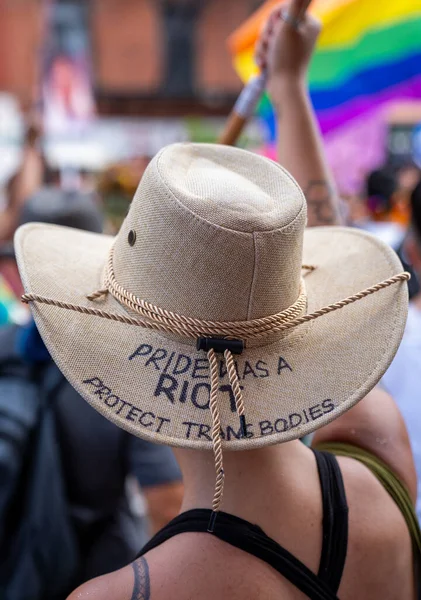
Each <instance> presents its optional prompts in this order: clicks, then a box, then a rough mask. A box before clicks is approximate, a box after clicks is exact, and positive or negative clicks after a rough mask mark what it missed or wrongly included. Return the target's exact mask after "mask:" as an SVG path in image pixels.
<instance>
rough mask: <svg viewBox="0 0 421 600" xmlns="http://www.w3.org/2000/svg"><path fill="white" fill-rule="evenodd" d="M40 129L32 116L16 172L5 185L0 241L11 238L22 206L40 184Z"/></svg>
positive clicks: (41, 161) (41, 158) (42, 166)
mask: <svg viewBox="0 0 421 600" xmlns="http://www.w3.org/2000/svg"><path fill="white" fill-rule="evenodd" d="M40 134H41V129H40V126H39V125H38V123H37V122H36V121H35V118H34V117H33V118H32V119H31V121H30V122H29V124H28V127H27V132H26V136H25V140H24V144H23V150H22V162H21V166H20V168H19V170H18V172H17V173H16V174H15V175H14V177H13V178H12V179H11V181H10V182H9V185H8V186H7V195H8V198H7V202H8V203H7V207H6V208H5V209H4V211H3V212H2V213H1V214H0V241H1V242H3V241H6V240H11V239H12V238H13V234H14V232H15V229H16V227H17V226H18V224H19V217H20V213H21V210H22V206H23V205H24V204H25V202H26V200H27V199H28V198H29V197H30V196H31V195H32V194H34V193H35V192H36V191H37V190H38V189H39V188H40V187H41V185H42V181H43V172H44V163H43V156H42V152H41V150H40V148H39V138H40Z"/></svg>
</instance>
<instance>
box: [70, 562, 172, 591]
mask: <svg viewBox="0 0 421 600" xmlns="http://www.w3.org/2000/svg"><path fill="white" fill-rule="evenodd" d="M164 597H165V596H164ZM154 598H157V600H159V598H162V596H159V594H155V595H154ZM67 600H151V584H150V578H149V566H148V563H147V561H146V559H145V558H144V557H143V556H142V557H141V558H138V559H137V560H136V561H135V562H133V563H132V564H131V565H129V566H128V567H124V568H123V569H120V570H119V571H115V572H114V573H109V574H108V575H102V576H101V577H97V578H96V579H92V580H91V581H88V582H87V583H84V584H83V585H81V586H80V587H79V588H78V589H77V590H75V591H74V592H73V593H72V594H71V595H70V596H69V597H68V598H67Z"/></svg>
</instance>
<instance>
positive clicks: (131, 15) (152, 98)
mask: <svg viewBox="0 0 421 600" xmlns="http://www.w3.org/2000/svg"><path fill="white" fill-rule="evenodd" d="M45 1H46V0H0V90H3V91H10V92H12V93H14V94H16V95H17V96H18V98H19V100H20V102H21V103H22V104H23V106H28V104H30V102H31V100H32V99H33V98H34V96H36V90H37V82H38V81H39V79H40V77H39V65H40V62H41V61H40V57H41V56H42V39H43V20H44V19H43V14H44V15H45V6H46V4H45ZM57 3H61V4H71V5H73V6H75V5H76V6H79V7H80V9H81V10H82V11H83V19H82V20H83V22H84V26H83V27H84V29H85V31H84V32H82V33H84V35H86V36H87V39H88V42H89V47H90V49H91V62H92V73H93V77H92V79H93V86H94V90H95V96H96V99H97V105H98V108H99V112H100V113H113V114H133V115H134V114H182V113H185V112H186V111H189V112H191V113H197V114H212V113H214V114H217V113H224V112H226V111H227V110H228V108H229V106H230V105H231V104H232V100H233V98H234V97H235V96H236V94H237V93H238V91H239V89H240V87H241V84H240V82H239V80H238V78H237V76H236V75H235V73H234V71H233V68H232V66H231V60H230V57H229V55H228V52H227V50H226V38H227V37H228V35H229V34H230V33H231V32H232V30H233V29H235V27H236V26H238V25H239V24H240V23H241V22H242V21H243V20H244V19H246V18H247V16H248V15H250V14H251V12H252V11H253V10H254V9H255V8H256V7H257V6H258V5H259V4H261V2H259V1H258V0H57Z"/></svg>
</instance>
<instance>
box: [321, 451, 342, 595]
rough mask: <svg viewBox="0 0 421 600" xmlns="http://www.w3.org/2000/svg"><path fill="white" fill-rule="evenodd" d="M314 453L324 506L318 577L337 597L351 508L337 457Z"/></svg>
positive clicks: (326, 453) (325, 453)
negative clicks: (349, 509) (349, 508)
mask: <svg viewBox="0 0 421 600" xmlns="http://www.w3.org/2000/svg"><path fill="white" fill-rule="evenodd" d="M313 452H314V455H315V457H316V462H317V468H318V472H319V479H320V488H321V492H322V503H323V543H322V553H321V556H320V566H319V573H318V574H319V578H320V579H321V580H322V581H324V582H325V583H327V584H328V586H329V587H330V589H331V590H333V591H334V592H335V593H337V591H338V589H339V585H340V583H341V579H342V574H343V571H344V567H345V560H346V553H347V549H348V504H347V501H346V494H345V488H344V483H343V479H342V473H341V470H340V468H339V465H338V461H337V459H336V457H335V456H334V455H333V454H329V453H328V452H319V451H317V450H313Z"/></svg>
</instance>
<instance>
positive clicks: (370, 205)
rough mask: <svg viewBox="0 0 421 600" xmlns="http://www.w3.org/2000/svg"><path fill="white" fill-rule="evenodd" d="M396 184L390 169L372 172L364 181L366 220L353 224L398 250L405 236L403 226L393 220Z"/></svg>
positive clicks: (394, 176) (394, 175)
mask: <svg viewBox="0 0 421 600" xmlns="http://www.w3.org/2000/svg"><path fill="white" fill-rule="evenodd" d="M397 190H398V182H397V178H396V174H395V172H394V170H393V169H392V168H391V167H384V168H382V169H378V170H375V171H372V172H371V173H370V174H369V175H368V177H367V181H366V189H365V202H366V206H367V210H368V218H367V219H365V220H363V221H359V222H355V223H354V225H355V226H356V227H360V228H361V229H364V230H365V231H369V232H370V233H372V234H373V235H376V236H377V237H379V238H380V239H381V240H383V241H384V242H386V244H389V246H391V247H392V248H393V249H394V250H398V248H399V247H400V245H401V243H402V241H403V238H404V236H405V226H404V225H402V224H401V223H400V222H396V219H395V218H394V211H395V204H396V194H397Z"/></svg>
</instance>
